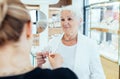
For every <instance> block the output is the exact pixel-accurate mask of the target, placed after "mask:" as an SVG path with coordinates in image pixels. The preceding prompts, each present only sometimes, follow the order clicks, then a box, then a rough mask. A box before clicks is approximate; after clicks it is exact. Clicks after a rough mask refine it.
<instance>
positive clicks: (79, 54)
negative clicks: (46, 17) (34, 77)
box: [37, 7, 105, 79]
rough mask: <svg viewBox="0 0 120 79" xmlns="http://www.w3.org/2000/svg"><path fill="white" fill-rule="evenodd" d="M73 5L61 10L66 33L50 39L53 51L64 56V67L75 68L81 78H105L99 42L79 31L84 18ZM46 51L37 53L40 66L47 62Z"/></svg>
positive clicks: (62, 24) (63, 27)
mask: <svg viewBox="0 0 120 79" xmlns="http://www.w3.org/2000/svg"><path fill="white" fill-rule="evenodd" d="M74 10H75V9H73V7H66V8H63V9H62V11H61V26H62V29H63V31H64V33H63V34H62V35H60V36H58V37H54V38H53V39H51V40H50V41H49V46H50V47H51V48H52V51H53V53H54V52H56V53H59V54H61V55H62V56H63V59H64V63H63V65H62V66H63V67H68V68H70V69H71V70H73V71H74V72H75V73H76V74H77V76H78V77H79V79H105V76H104V72H103V69H102V65H101V62H100V58H99V53H98V52H97V49H96V48H97V44H96V43H95V42H94V41H93V40H91V39H89V38H88V37H85V36H83V35H82V34H80V32H79V30H78V29H79V27H80V24H81V21H82V19H81V18H80V16H79V13H76V12H75V11H74ZM45 54H46V53H38V54H37V63H38V66H40V67H41V66H42V64H43V63H45V59H44V58H41V57H42V56H44V57H45Z"/></svg>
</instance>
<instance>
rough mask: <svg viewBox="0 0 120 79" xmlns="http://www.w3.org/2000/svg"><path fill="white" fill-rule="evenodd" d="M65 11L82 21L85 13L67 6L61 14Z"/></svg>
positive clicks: (62, 9)
mask: <svg viewBox="0 0 120 79" xmlns="http://www.w3.org/2000/svg"><path fill="white" fill-rule="evenodd" d="M64 10H69V11H71V12H72V13H73V14H74V15H75V17H77V18H78V19H82V13H83V12H82V9H79V8H77V7H74V6H65V7H62V8H61V12H62V11H64Z"/></svg>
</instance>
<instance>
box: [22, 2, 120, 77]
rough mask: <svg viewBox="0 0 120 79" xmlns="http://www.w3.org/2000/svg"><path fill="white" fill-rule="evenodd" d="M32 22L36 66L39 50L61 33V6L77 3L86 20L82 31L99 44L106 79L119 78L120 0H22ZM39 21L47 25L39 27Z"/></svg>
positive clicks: (32, 52) (33, 53)
mask: <svg viewBox="0 0 120 79" xmlns="http://www.w3.org/2000/svg"><path fill="white" fill-rule="evenodd" d="M21 1H22V2H23V3H25V4H26V6H27V8H28V9H29V13H30V15H31V19H32V22H33V26H32V33H33V46H32V49H31V53H30V56H31V63H32V64H33V65H34V66H36V59H35V57H36V52H37V51H42V50H44V49H46V50H50V49H49V48H47V47H46V46H47V44H48V41H49V40H50V39H52V38H53V37H56V36H58V35H59V34H62V33H63V31H62V28H61V24H60V10H61V8H62V7H67V6H74V7H75V8H76V11H78V12H80V13H81V15H82V18H83V23H82V24H81V28H80V29H79V30H80V31H81V33H82V34H83V35H85V36H87V37H89V38H91V39H93V40H94V41H96V42H97V44H98V47H99V49H98V53H100V58H101V62H102V66H103V69H104V73H105V76H106V79H120V77H119V76H120V70H119V65H120V16H119V15H120V1H119V0H21ZM46 22H47V23H46ZM39 25H45V26H44V27H41V28H39Z"/></svg>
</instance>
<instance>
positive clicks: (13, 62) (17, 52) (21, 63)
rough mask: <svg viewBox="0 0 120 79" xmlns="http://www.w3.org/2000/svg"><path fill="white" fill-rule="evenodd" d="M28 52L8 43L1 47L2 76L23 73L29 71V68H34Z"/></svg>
mask: <svg viewBox="0 0 120 79" xmlns="http://www.w3.org/2000/svg"><path fill="white" fill-rule="evenodd" d="M23 49H24V48H23ZM28 54H29V53H27V52H26V53H25V51H24V50H21V49H20V48H19V47H16V46H14V45H13V46H11V45H6V46H4V47H2V48H0V76H6V75H15V74H21V73H24V72H27V71H29V69H28V68H30V67H31V68H32V65H31V63H30V58H29V55H28Z"/></svg>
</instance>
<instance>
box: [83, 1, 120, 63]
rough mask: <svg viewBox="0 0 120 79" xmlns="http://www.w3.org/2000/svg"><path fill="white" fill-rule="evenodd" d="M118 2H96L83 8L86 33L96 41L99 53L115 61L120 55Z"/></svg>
mask: <svg viewBox="0 0 120 79" xmlns="http://www.w3.org/2000/svg"><path fill="white" fill-rule="evenodd" d="M119 10H120V2H102V3H96V4H92V5H89V6H86V8H85V15H86V18H85V27H86V30H87V31H86V32H87V33H86V34H87V35H88V36H89V37H90V38H92V39H94V40H96V41H97V43H98V46H99V53H100V54H101V55H102V56H105V57H106V58H108V59H110V60H112V61H114V62H117V63H118V59H119V55H120V53H119V52H120V47H119V45H120V44H119V42H120V37H119V36H120V25H119V24H120V23H119V22H120V16H119V15H120V12H119Z"/></svg>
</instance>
